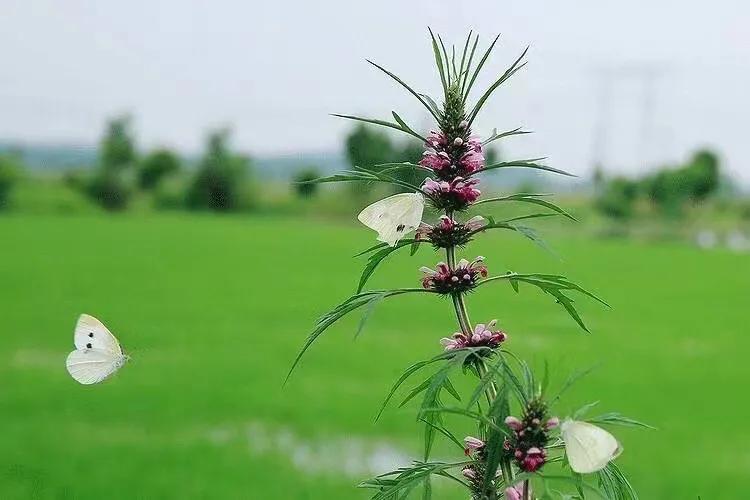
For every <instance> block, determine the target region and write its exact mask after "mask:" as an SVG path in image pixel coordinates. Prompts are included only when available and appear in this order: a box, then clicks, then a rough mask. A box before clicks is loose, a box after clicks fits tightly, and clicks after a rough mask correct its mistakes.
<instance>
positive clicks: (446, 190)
mask: <svg viewBox="0 0 750 500" xmlns="http://www.w3.org/2000/svg"><path fill="white" fill-rule="evenodd" d="M478 183H479V179H468V180H464V179H463V178H462V177H456V178H455V179H453V180H452V181H436V180H434V179H427V180H425V181H424V184H423V185H422V189H423V190H424V192H425V193H427V194H428V195H430V196H432V197H433V198H434V199H435V206H436V207H437V208H445V209H449V210H462V209H464V208H466V207H467V206H469V205H470V204H472V203H474V202H475V201H477V199H478V198H479V196H480V195H481V194H482V192H481V191H480V190H478V189H477V188H476V187H475V186H476V185H477V184H478Z"/></svg>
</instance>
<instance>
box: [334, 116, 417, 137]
mask: <svg viewBox="0 0 750 500" xmlns="http://www.w3.org/2000/svg"><path fill="white" fill-rule="evenodd" d="M331 116H336V117H338V118H345V119H347V120H355V121H358V122H363V123H370V124H372V125H379V126H381V127H387V128H392V129H394V130H399V131H401V132H404V133H405V134H409V135H411V136H412V137H416V138H417V139H419V140H420V141H422V142H427V139H425V138H424V137H422V136H421V135H419V134H417V133H416V132H414V131H413V130H405V129H403V128H401V125H399V124H398V123H392V122H387V121H385V120H378V119H375V118H362V117H360V116H353V115H342V114H338V113H331Z"/></svg>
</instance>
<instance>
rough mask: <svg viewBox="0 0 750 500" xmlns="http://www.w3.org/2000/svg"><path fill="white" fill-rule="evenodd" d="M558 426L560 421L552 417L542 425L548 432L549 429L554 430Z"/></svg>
mask: <svg viewBox="0 0 750 500" xmlns="http://www.w3.org/2000/svg"><path fill="white" fill-rule="evenodd" d="M558 425H560V419H559V418H557V417H552V418H550V419H549V420H547V423H546V424H545V425H544V427H545V428H546V429H547V430H550V429H554V428H555V427H557V426H558Z"/></svg>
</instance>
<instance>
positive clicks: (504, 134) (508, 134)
mask: <svg viewBox="0 0 750 500" xmlns="http://www.w3.org/2000/svg"><path fill="white" fill-rule="evenodd" d="M531 133H533V132H531V131H528V130H522V127H518V128H514V129H513V130H508V131H505V132H500V133H498V132H497V129H493V130H492V135H491V136H489V137H488V138H487V139H485V140H484V141H482V145H483V146H486V145H487V144H490V143H491V142H494V141H497V140H499V139H502V138H504V137H511V136H514V135H525V134H531Z"/></svg>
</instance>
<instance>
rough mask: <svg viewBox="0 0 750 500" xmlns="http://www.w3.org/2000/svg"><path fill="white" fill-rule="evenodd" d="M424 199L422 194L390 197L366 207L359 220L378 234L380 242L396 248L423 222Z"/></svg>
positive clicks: (404, 194) (358, 217)
mask: <svg viewBox="0 0 750 500" xmlns="http://www.w3.org/2000/svg"><path fill="white" fill-rule="evenodd" d="M422 212H424V197H423V196H422V195H421V194H420V193H402V194H396V195H393V196H389V197H388V198H385V199H382V200H380V201H376V202H375V203H373V204H372V205H370V206H367V207H365V209H364V210H362V212H360V214H359V215H358V216H357V219H359V221H360V222H361V223H362V224H364V225H365V226H367V227H369V228H370V229H374V230H375V231H377V232H378V241H382V242H384V243H387V244H388V245H390V246H395V245H396V243H398V240H400V239H401V238H403V237H404V236H405V235H406V234H408V233H410V232H411V231H414V230H415V229H417V227H418V226H419V223H420V222H422Z"/></svg>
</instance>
